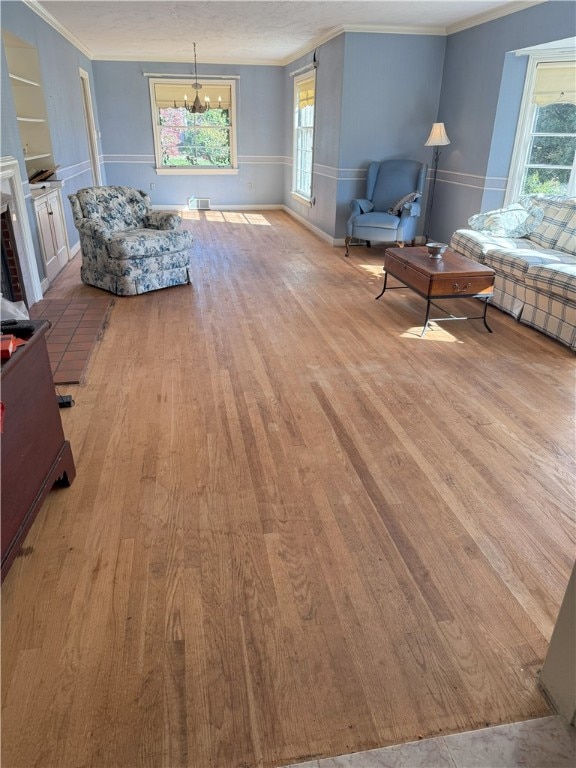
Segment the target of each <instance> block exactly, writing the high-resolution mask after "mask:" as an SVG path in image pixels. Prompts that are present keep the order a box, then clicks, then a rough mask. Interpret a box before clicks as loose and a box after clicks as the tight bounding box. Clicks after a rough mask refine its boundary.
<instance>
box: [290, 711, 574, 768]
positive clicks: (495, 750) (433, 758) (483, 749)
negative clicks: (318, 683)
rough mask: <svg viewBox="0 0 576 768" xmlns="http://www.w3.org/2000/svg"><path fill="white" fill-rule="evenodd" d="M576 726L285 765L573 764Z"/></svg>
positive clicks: (510, 729) (545, 725) (513, 730)
mask: <svg viewBox="0 0 576 768" xmlns="http://www.w3.org/2000/svg"><path fill="white" fill-rule="evenodd" d="M574 766H576V729H574V728H573V727H570V726H568V725H567V724H566V721H565V720H564V719H563V718H561V717H556V716H553V717H542V718H538V719H536V720H526V721H524V722H521V723H511V724H510V725H498V726H495V727H493V728H482V729H480V730H477V731H468V732H466V733H455V734H452V735H451V736H438V737H436V738H434V739H422V741H413V742H411V743H409V744H397V745H395V746H392V747H384V748H382V749H372V750H370V751H369V752H357V753H355V754H353V755H341V756H340V757H328V758H324V759H322V760H312V761H308V762H306V763H298V764H296V763H294V764H292V765H289V766H284V768H574Z"/></svg>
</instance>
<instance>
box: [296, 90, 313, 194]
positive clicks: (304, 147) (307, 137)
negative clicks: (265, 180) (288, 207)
mask: <svg viewBox="0 0 576 768" xmlns="http://www.w3.org/2000/svg"><path fill="white" fill-rule="evenodd" d="M315 87H316V82H315V77H314V76H312V77H307V78H303V79H302V80H301V81H300V82H299V83H297V84H296V86H295V101H294V183H293V190H294V192H296V193H298V194H300V195H302V196H303V197H308V198H309V197H310V196H311V194H312V158H313V145H314V101H315V95H316V94H315Z"/></svg>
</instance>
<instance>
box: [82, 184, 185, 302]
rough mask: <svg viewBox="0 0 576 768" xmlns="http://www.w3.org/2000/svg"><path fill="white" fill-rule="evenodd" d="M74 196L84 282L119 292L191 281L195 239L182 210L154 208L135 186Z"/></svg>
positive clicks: (86, 191) (90, 189)
mask: <svg viewBox="0 0 576 768" xmlns="http://www.w3.org/2000/svg"><path fill="white" fill-rule="evenodd" d="M68 199H69V200H70V204H71V205H72V213H73V214H74V224H75V225H76V229H77V230H78V231H79V232H80V246H81V248H82V266H81V270H80V274H81V278H82V282H84V283H88V284H89V285H95V286H96V287H97V288H103V289H104V290H105V291H110V292H111V293H116V294H118V295H119V296H133V295H135V294H138V293H145V292H146V291H155V290H157V289H158V288H167V287H168V286H171V285H181V284H183V283H189V282H190V248H191V247H192V242H193V238H192V234H191V233H190V232H188V231H187V230H185V229H179V227H180V224H181V219H180V216H179V215H178V214H176V213H172V212H169V211H153V210H152V206H151V204H150V198H149V197H148V195H147V194H146V193H145V192H142V191H140V190H138V189H132V188H131V187H120V186H111V187H86V188H84V189H79V190H78V191H77V192H76V194H74V195H68Z"/></svg>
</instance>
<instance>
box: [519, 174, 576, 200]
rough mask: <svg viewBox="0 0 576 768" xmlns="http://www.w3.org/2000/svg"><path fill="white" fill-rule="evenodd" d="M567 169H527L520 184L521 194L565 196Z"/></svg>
mask: <svg viewBox="0 0 576 768" xmlns="http://www.w3.org/2000/svg"><path fill="white" fill-rule="evenodd" d="M569 180H570V170H569V169H564V170H561V169H557V168H555V169H552V168H528V169H527V171H526V174H525V177H524V182H523V184H522V193H523V194H526V195H533V194H541V195H566V194H568V182H569Z"/></svg>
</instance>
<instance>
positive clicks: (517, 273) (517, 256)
mask: <svg viewBox="0 0 576 768" xmlns="http://www.w3.org/2000/svg"><path fill="white" fill-rule="evenodd" d="M565 257H566V258H570V257H568V256H567V254H565V253H562V252H561V251H554V250H551V249H548V250H544V249H537V250H535V249H529V248H525V249H520V248H517V249H516V250H498V249H495V250H491V251H489V252H488V253H487V254H486V256H485V258H484V264H486V266H488V267H492V269H494V270H496V272H499V273H501V274H506V275H513V276H514V277H517V278H519V279H521V280H523V279H524V277H525V275H526V272H527V271H528V270H529V269H530V268H531V267H538V266H541V265H546V264H552V265H554V264H562V263H563V262H564V258H565Z"/></svg>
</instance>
